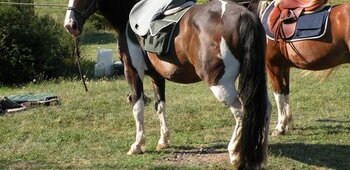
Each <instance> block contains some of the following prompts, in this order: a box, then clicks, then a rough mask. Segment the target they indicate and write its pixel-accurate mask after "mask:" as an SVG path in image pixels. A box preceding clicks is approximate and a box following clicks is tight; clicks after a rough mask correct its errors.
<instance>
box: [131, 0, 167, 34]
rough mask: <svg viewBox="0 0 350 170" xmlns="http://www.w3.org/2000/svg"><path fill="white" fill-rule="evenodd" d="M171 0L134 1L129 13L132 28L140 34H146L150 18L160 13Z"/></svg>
mask: <svg viewBox="0 0 350 170" xmlns="http://www.w3.org/2000/svg"><path fill="white" fill-rule="evenodd" d="M171 1H173V0H161V1H160V0H141V1H140V2H138V3H136V4H135V6H134V7H133V8H132V9H131V11H130V14H129V22H130V26H131V28H132V30H133V31H134V32H135V33H136V34H138V35H140V36H143V35H146V34H147V32H148V26H149V24H150V23H151V22H152V20H153V19H154V18H155V17H157V16H158V15H159V14H160V13H162V12H163V11H164V10H165V9H164V8H166V7H167V6H168V5H169V4H170V3H171Z"/></svg>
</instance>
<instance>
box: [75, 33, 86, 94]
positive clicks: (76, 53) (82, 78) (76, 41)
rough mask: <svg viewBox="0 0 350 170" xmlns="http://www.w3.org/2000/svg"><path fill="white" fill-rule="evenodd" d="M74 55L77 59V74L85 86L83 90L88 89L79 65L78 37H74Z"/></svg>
mask: <svg viewBox="0 0 350 170" xmlns="http://www.w3.org/2000/svg"><path fill="white" fill-rule="evenodd" d="M74 53H75V57H76V60H77V65H78V69H79V74H80V79H81V80H82V81H83V84H84V87H85V91H86V92H87V91H88V88H87V86H86V82H85V77H84V76H83V73H82V71H81V66H80V49H79V37H75V50H74Z"/></svg>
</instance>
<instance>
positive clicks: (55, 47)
mask: <svg viewBox="0 0 350 170" xmlns="http://www.w3.org/2000/svg"><path fill="white" fill-rule="evenodd" d="M32 12H33V11H32V10H30V9H29V10H25V9H24V7H20V8H19V7H14V6H5V5H3V6H0V21H1V24H0V83H1V84H14V83H25V82H28V81H32V80H33V79H37V80H43V79H50V78H55V77H59V76H62V75H63V74H64V73H65V72H66V70H67V68H68V67H67V66H68V65H72V63H73V60H72V58H71V56H72V46H73V44H72V43H73V42H72V39H71V38H70V37H69V35H68V34H67V33H66V32H65V30H64V29H63V26H62V25H61V24H57V23H56V22H55V21H54V20H53V19H51V18H50V17H48V16H40V17H39V16H36V15H33V13H32Z"/></svg>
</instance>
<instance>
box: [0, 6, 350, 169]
mask: <svg viewBox="0 0 350 170" xmlns="http://www.w3.org/2000/svg"><path fill="white" fill-rule="evenodd" d="M42 1H43V2H44V0H42ZM50 3H51V1H50ZM52 3H61V2H60V1H58V0H55V1H52ZM42 12H43V13H45V12H47V11H44V10H43V11H42ZM62 20H63V19H62ZM114 36H115V34H114V33H110V32H100V33H86V34H84V35H83V37H82V40H83V42H82V54H83V57H84V58H85V59H87V60H89V61H92V63H93V61H95V60H96V50H97V48H99V47H100V48H111V49H113V50H116V45H115V43H114ZM115 57H116V56H115ZM115 59H116V60H117V57H116V58H115ZM85 71H87V72H89V73H92V71H93V68H92V67H91V65H89V66H88V67H86V68H85ZM349 71H350V66H349V65H343V66H341V67H340V68H339V69H338V71H337V72H336V73H334V74H333V75H332V76H331V77H330V78H329V79H327V80H326V81H324V82H322V83H321V82H319V80H318V79H317V78H314V77H312V76H306V77H303V76H300V75H301V74H300V72H301V71H300V70H297V69H293V70H292V76H291V96H290V100H291V101H290V102H291V107H292V113H293V115H294V125H295V126H294V129H293V131H291V133H290V134H289V135H286V136H280V137H271V136H270V140H269V155H268V165H267V169H276V170H278V169H310V170H312V169H343V170H345V169H349V167H350V157H349V155H350V114H349V111H350V106H349V103H350V98H349V94H350V83H349V82H350V77H349V74H348V73H349ZM87 85H88V88H89V92H87V93H86V92H84V88H83V85H82V83H81V82H80V81H79V79H78V78H70V79H64V78H62V79H59V80H55V81H54V80H52V81H47V82H40V83H30V84H27V85H23V86H17V87H5V86H0V95H1V96H7V95H14V94H23V93H28V92H33V93H40V92H54V93H55V94H56V95H58V96H59V98H60V100H61V104H60V105H58V106H38V107H31V108H29V109H28V110H26V111H23V112H19V113H14V114H6V115H3V116H0V169H66V168H68V169H179V167H181V169H230V164H229V163H228V160H227V159H228V155H225V157H224V159H223V160H222V161H219V162H204V163H187V164H186V163H182V164H178V165H177V164H168V163H167V161H166V160H167V159H169V158H173V157H174V153H173V152H174V151H175V152H178V151H182V150H185V151H186V150H188V149H199V148H202V147H209V148H214V149H216V150H219V151H225V149H226V147H227V143H228V140H229V139H230V137H231V135H232V128H233V126H234V119H233V117H232V114H231V113H230V112H229V110H228V109H227V108H226V107H225V106H223V105H222V104H221V103H219V102H218V101H217V100H216V99H215V98H214V96H213V95H212V94H211V92H210V90H209V89H208V88H207V87H206V86H205V85H204V83H196V84H192V85H182V84H175V83H172V82H167V89H166V97H167V117H168V123H169V126H170V128H171V143H172V148H171V149H168V150H166V151H163V152H156V151H155V147H156V143H157V140H158V138H159V121H158V118H157V115H156V113H155V112H154V108H153V103H152V102H151V103H149V104H148V105H147V106H146V108H145V127H146V137H147V146H146V153H145V154H142V155H136V156H127V155H126V152H127V151H128V149H129V147H130V145H131V144H132V142H133V140H134V136H135V125H134V124H135V123H134V119H133V116H132V112H131V110H132V108H131V105H130V104H128V103H127V101H126V95H127V94H128V92H129V87H128V85H127V84H126V81H125V80H124V79H123V78H122V77H120V78H110V79H100V80H96V79H91V77H88V84H87ZM145 92H146V95H147V96H149V97H152V95H153V92H152V87H151V80H150V79H149V78H146V79H145ZM269 96H270V99H271V101H272V103H273V115H272V121H271V125H270V129H271V131H272V130H273V128H274V126H275V121H276V117H277V116H276V108H275V102H274V101H273V95H272V92H271V91H269ZM202 156H203V155H202ZM182 162H186V157H185V158H184V160H182Z"/></svg>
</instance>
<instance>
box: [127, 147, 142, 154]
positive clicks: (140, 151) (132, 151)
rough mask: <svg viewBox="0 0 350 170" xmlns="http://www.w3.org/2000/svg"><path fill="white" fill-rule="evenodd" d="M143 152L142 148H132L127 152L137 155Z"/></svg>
mask: <svg viewBox="0 0 350 170" xmlns="http://www.w3.org/2000/svg"><path fill="white" fill-rule="evenodd" d="M142 153H143V151H142V150H141V148H131V149H130V150H129V152H128V153H127V155H136V154H142Z"/></svg>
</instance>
